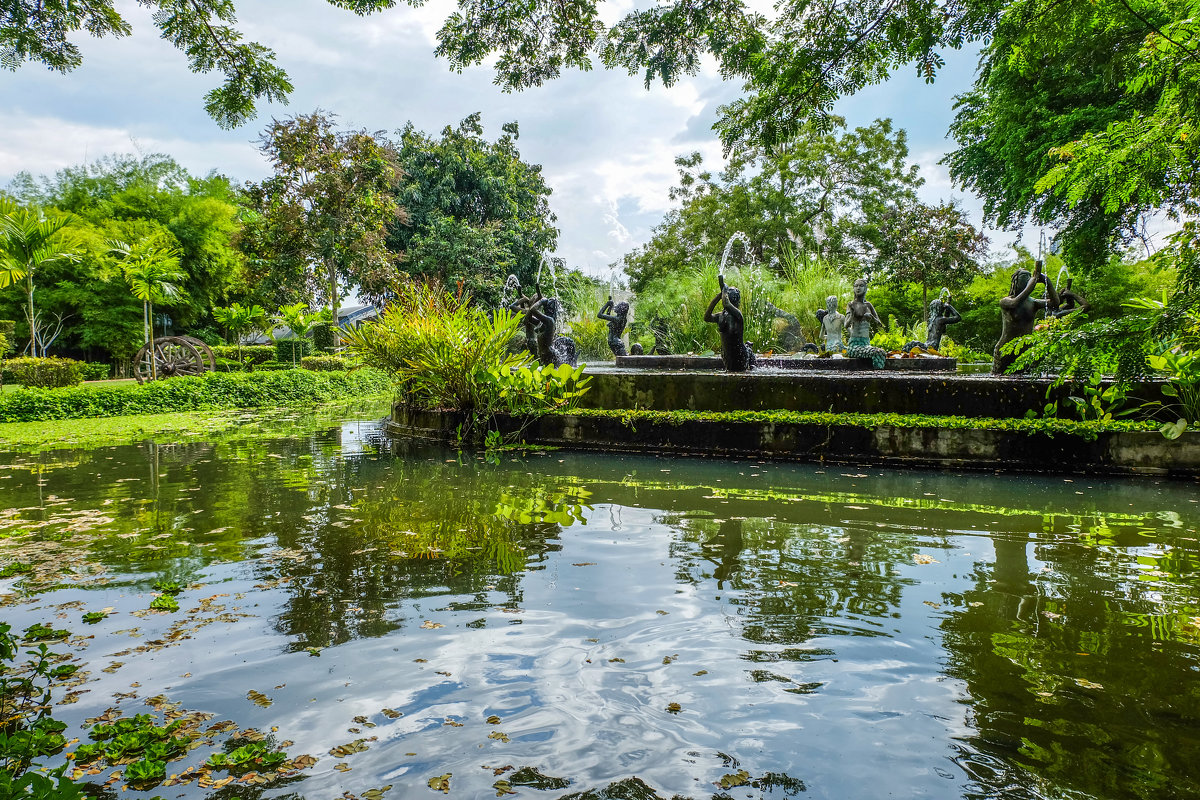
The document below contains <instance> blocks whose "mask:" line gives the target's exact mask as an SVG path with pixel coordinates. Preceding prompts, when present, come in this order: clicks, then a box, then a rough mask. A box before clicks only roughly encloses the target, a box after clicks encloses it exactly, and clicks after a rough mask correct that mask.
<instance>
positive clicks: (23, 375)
mask: <svg viewBox="0 0 1200 800" xmlns="http://www.w3.org/2000/svg"><path fill="white" fill-rule="evenodd" d="M86 367H87V364H84V363H83V362H82V361H76V360H75V359H73V358H56V357H54V356H51V357H50V358H14V359H11V360H9V361H6V362H5V363H4V381H5V382H6V383H9V382H11V383H19V384H21V385H22V386H31V387H40V388H56V387H63V386H78V385H79V384H80V383H82V382H83V376H84V369H85V368H86Z"/></svg>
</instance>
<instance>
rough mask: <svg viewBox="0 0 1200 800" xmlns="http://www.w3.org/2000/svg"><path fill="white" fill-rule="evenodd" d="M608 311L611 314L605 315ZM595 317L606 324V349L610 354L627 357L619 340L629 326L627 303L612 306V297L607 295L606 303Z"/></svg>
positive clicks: (623, 343)
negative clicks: (610, 351)
mask: <svg viewBox="0 0 1200 800" xmlns="http://www.w3.org/2000/svg"><path fill="white" fill-rule="evenodd" d="M609 311H612V312H613V313H612V314H609V313H607V312H609ZM596 316H597V317H599V318H600V319H602V320H604V321H606V322H607V323H608V349H609V350H612V354H613V355H614V356H624V355H629V354H628V352H626V350H625V342H623V341H622V340H621V334H623V333H625V326H626V325H628V324H629V303H624V302H621V303H617V304H616V305H615V306H614V305H613V299H612V295H609V296H608V302H607V303H605V304H604V308H602V309H600V313H599V314H597V315H596Z"/></svg>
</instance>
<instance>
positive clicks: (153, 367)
mask: <svg viewBox="0 0 1200 800" xmlns="http://www.w3.org/2000/svg"><path fill="white" fill-rule="evenodd" d="M146 305H147V306H149V310H150V380H152V381H156V380H158V358H157V356H156V355H155V353H154V303H151V302H149V301H147V303H146Z"/></svg>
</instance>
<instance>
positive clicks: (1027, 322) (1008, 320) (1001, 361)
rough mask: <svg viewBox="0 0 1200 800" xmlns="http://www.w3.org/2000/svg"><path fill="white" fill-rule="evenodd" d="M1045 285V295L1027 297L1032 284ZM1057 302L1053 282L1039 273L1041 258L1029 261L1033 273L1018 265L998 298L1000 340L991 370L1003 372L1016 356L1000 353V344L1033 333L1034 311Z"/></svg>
mask: <svg viewBox="0 0 1200 800" xmlns="http://www.w3.org/2000/svg"><path fill="white" fill-rule="evenodd" d="M1039 283H1044V284H1045V285H1046V297H1045V299H1041V300H1036V299H1034V298H1032V297H1030V295H1031V294H1033V290H1034V288H1035V287H1036V286H1037V285H1038V284H1039ZM1057 305H1058V293H1057V292H1055V291H1054V286H1053V284H1051V283H1050V281H1048V280H1046V276H1045V275H1043V274H1042V262H1041V261H1035V262H1034V263H1033V274H1032V275H1031V274H1030V272H1029V270H1027V269H1018V270H1017V271H1016V272H1014V273H1013V276H1012V284H1011V285H1010V286H1009V289H1008V296H1007V297H1001V298H1000V318H1001V320H1002V327H1001V329H1000V341H998V342H996V350H995V352H994V353H993V354H992V374H993V375H1003V374H1004V373H1005V372H1007V371H1008V368H1009V367H1011V366H1012V363H1013V362H1014V361H1016V360H1017V357H1016V356H1015V355H1007V354H1001V352H1000V349H1001V348H1003V347H1004V345H1006V344H1008V343H1009V342H1011V341H1012V340H1013V339H1017V338H1019V337H1021V336H1028V335H1029V334H1031V333H1033V323H1034V321H1035V320H1036V319H1037V314H1038V312H1039V311H1041V310H1042V309H1043V308H1046V307H1050V308H1054V307H1055V306H1057Z"/></svg>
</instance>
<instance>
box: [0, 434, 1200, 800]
mask: <svg viewBox="0 0 1200 800" xmlns="http://www.w3.org/2000/svg"><path fill="white" fill-rule="evenodd" d="M0 461H2V462H3V465H2V466H0V498H2V502H0V509H8V510H0V535H3V536H5V537H7V538H4V539H0V565H4V564H9V563H12V562H13V561H21V562H24V563H29V564H32V565H33V567H34V569H33V571H32V572H29V573H26V574H24V575H18V576H15V577H12V578H8V579H4V580H2V581H0V593H7V594H6V596H5V599H4V607H3V608H2V609H0V619H4V620H6V621H8V622H10V623H11V624H13V626H14V627H15V628H24V627H25V626H27V625H29V624H31V623H33V622H39V621H41V622H46V623H48V624H54V625H55V626H57V627H65V628H67V629H69V630H70V631H71V632H72V634H73V638H72V639H71V640H70V644H71V645H72V647H73V650H72V652H74V653H75V654H76V655H77V657H78V658H79V660H80V663H81V664H82V665H83V667H84V670H86V675H84V674H82V673H81V676H82V682H80V683H78V685H77V686H74V687H67V688H66V689H64V690H62V691H60V692H59V696H60V698H63V699H65V700H67V701H68V702H66V703H64V704H61V705H58V706H57V707H56V708H55V714H56V715H57V716H59V717H60V718H62V719H63V720H65V721H67V722H69V723H70V725H71V727H70V728H69V729H68V731H69V732H70V733H73V735H74V736H80V737H83V738H84V740H85V741H86V733H85V731H84V729H82V728H81V727H80V725H81V723H83V721H84V720H85V719H89V718H92V719H94V718H96V717H98V716H101V715H103V714H104V713H105V712H106V711H107V710H108V709H110V708H117V709H120V711H121V712H123V713H124V714H126V715H132V714H134V713H138V712H144V711H148V710H150V709H148V708H147V705H146V701H147V699H149V700H151V703H152V705H153V707H156V708H159V709H163V708H167V709H169V708H171V706H170V705H167V706H165V707H164V705H163V704H164V703H179V704H180V709H182V710H187V711H200V712H206V713H211V714H213V715H214V716H213V717H212V721H213V722H217V721H221V720H229V721H230V722H231V723H234V724H236V726H237V727H238V728H241V729H245V728H251V727H252V728H254V729H257V730H258V731H260V732H262V733H264V734H265V735H266V736H267V737H268V739H269V740H270V741H272V742H274V743H276V744H279V743H284V742H290V744H287V745H285V746H286V750H287V752H288V753H289V754H290V755H293V756H296V755H299V754H302V753H307V754H312V755H314V756H317V757H319V761H318V762H317V763H316V764H315V765H314V766H312V767H311V768H309V769H306V770H303V771H301V772H300V773H299V775H298V777H296V778H293V779H292V780H291V782H288V783H286V784H283V783H280V784H275V785H268V786H266V787H263V786H255V785H249V784H242V783H237V782H234V783H232V784H230V785H227V786H225V787H224V788H221V789H219V791H218V792H217V794H216V795H215V796H218V797H223V798H233V797H242V798H253V797H259V796H295V797H306V798H310V800H316V799H317V798H336V797H341V796H342V795H343V792H349V793H351V794H352V795H354V796H358V797H362V796H363V795H364V793H366V792H368V790H371V789H381V788H383V787H385V786H391V788H390V789H389V790H387V791H386V792H385V793H384V795H383V796H384V797H388V798H413V797H431V798H432V797H435V796H445V795H442V794H441V792H439V791H436V790H435V789H431V788H430V779H431V778H438V777H440V776H445V775H446V774H447V773H449V774H450V778H449V791H448V796H450V797H455V798H486V797H494V796H496V795H497V789H496V788H494V786H493V784H495V783H496V782H497V781H498V780H508V781H509V784H508V785H510V786H511V787H512V789H511V790H512V791H515V792H517V796H523V797H533V798H558V797H568V796H569V797H581V798H652V797H655V796H658V797H662V798H670V797H673V796H676V795H677V796H680V797H689V798H712V797H720V798H727V797H728V798H743V797H813V798H879V797H898V798H913V797H929V798H959V797H961V798H981V797H997V798H999V797H1003V798H1034V797H1051V798H1076V797H1078V798H1084V797H1089V798H1090V797H1096V798H1130V797H1137V798H1166V797H1180V798H1183V797H1196V796H1200V768H1198V767H1197V764H1200V681H1198V680H1197V678H1198V677H1200V676H1198V675H1197V671H1198V669H1200V582H1198V580H1197V578H1198V571H1200V544H1198V536H1200V534H1198V530H1200V503H1198V502H1197V500H1198V499H1200V492H1198V491H1197V487H1196V485H1195V484H1187V483H1170V482H1161V483H1160V482H1156V481H1153V480H1142V481H1101V480H1098V479H1089V478H1074V479H1064V478H1062V477H1028V476H1024V477H1004V476H993V475H975V474H967V475H955V474H942V473H928V472H898V471H880V470H878V469H865V468H864V469H855V468H837V467H824V468H823V467H820V466H815V465H798V466H789V465H780V464H762V463H758V462H753V461H707V460H697V459H687V460H678V459H672V460H668V459H653V458H631V457H615V456H614V457H608V456H602V455H596V454H566V453H548V454H535V455H529V456H522V457H514V456H511V455H506V456H505V457H504V458H503V459H502V460H501V461H500V462H499V463H487V462H485V461H481V460H479V459H476V458H474V457H465V458H460V457H459V456H458V455H456V454H455V453H453V452H450V451H446V450H440V449H432V448H422V447H419V446H414V445H411V444H410V445H404V444H401V445H398V446H396V448H395V449H394V450H393V449H392V447H391V446H389V444H388V443H387V441H386V440H385V439H383V438H382V437H381V436H380V435H379V432H378V430H377V428H376V427H375V426H374V425H373V424H371V423H346V424H343V425H341V426H337V427H330V428H325V429H321V430H319V431H316V432H308V433H303V434H300V435H290V436H287V437H286V438H278V439H275V438H271V437H270V436H261V435H260V436H259V437H258V438H255V439H247V440H240V439H237V438H236V437H235V438H232V439H227V440H223V441H219V442H214V443H195V444H187V445H181V446H174V447H168V446H157V445H153V444H145V445H142V446H127V447H114V448H100V449H93V450H87V451H57V452H52V453H46V454H42V455H19V454H0ZM160 579H171V580H175V581H178V582H181V583H184V584H186V585H187V589H186V590H185V591H184V592H183V593H182V594H181V595H180V596H179V602H180V605H181V610H180V611H179V612H178V613H174V614H169V613H160V612H149V611H147V608H148V605H149V602H150V600H151V599H152V598H153V597H154V596H155V593H154V592H153V590H152V588H151V586H152V584H153V583H154V582H155V581H156V580H160ZM51 587H53V588H51ZM107 607H112V609H113V611H112V613H111V614H110V615H109V616H108V617H107V618H106V619H104V620H103V621H101V622H100V623H98V624H95V625H84V624H83V623H82V622H81V615H82V614H83V613H84V612H85V611H89V610H100V609H102V608H107ZM89 637H90V638H89ZM67 690H69V691H71V694H69V695H68V694H65V692H66V691H67ZM251 690H253V691H254V692H256V693H261V695H262V696H257V695H250V694H249V693H250V692H251ZM256 700H257V702H256ZM385 709H386V711H385ZM110 716H111V714H110ZM489 718H491V721H489ZM210 741H212V742H213V744H212V745H208V744H203V745H202V746H200V747H199V748H197V749H196V750H194V751H193V752H192V753H191V754H189V755H188V756H187V758H186V759H184V760H183V761H180V762H175V763H173V764H171V766H170V772H172V773H177V772H180V771H182V770H183V769H184V768H185V767H186V766H189V765H190V766H195V765H197V764H199V763H200V762H201V761H203V759H204V758H205V757H207V755H208V754H209V753H211V752H212V751H213V750H214V749H219V748H220V746H221V738H220V735H218V734H213V735H212V738H211V739H210ZM355 742H358V744H354V743H355ZM347 745H349V746H348V747H346V746H347ZM339 747H341V748H342V749H341V750H337V748H339ZM331 750H337V752H336V753H335V754H331V753H330V751H331ZM506 767H509V769H505V768H506ZM532 770H537V773H536V774H540V775H542V776H551V777H554V778H561V779H564V780H568V781H570V783H569V785H567V786H566V787H565V788H553V787H554V786H556V785H557V786H560V787H561V782H548V781H544V780H543V781H540V783H539V785H540V786H541V787H544V788H536V787H533V786H527V785H521V782H522V781H523V780H524V779H529V780H531V781H534V782H538V781H536V780H534V776H535V773H534V772H533V771H532ZM112 772H113V770H112V769H105V770H104V771H103V772H102V773H101V774H100V775H98V776H93V777H92V778H91V780H93V781H95V782H96V783H97V784H101V783H104V782H105V781H106V780H107V779H108V777H109V775H110V774H111V773H112ZM722 781H724V786H725V787H727V788H722V785H721V784H722ZM738 784H740V785H738ZM500 786H501V791H503V790H504V787H505V784H501V785H500ZM119 787H120V782H119V781H117V782H114V783H112V784H111V785H110V788H109V789H108V790H107V792H108V794H102V795H99V796H118V795H119V796H122V797H131V796H133V797H136V796H147V797H148V796H151V795H154V794H157V795H160V796H162V797H165V798H172V797H177V796H178V797H204V796H209V795H210V794H211V792H212V791H213V790H209V789H204V788H201V787H200V786H198V785H197V783H196V782H195V781H192V782H188V783H180V784H175V785H171V786H160V787H158V788H157V789H154V790H152V791H149V792H145V793H138V792H135V791H127V792H122V791H120V790H119ZM368 796H376V795H374V794H373V793H372V795H368Z"/></svg>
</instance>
